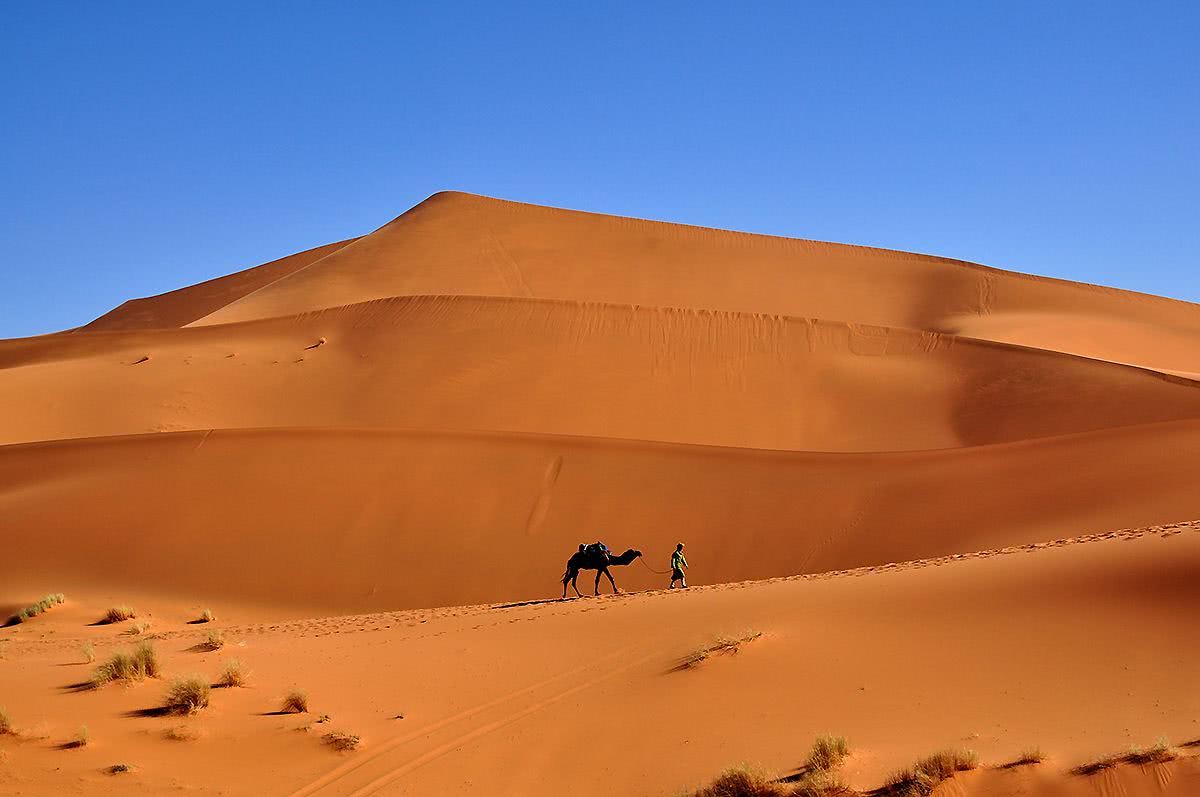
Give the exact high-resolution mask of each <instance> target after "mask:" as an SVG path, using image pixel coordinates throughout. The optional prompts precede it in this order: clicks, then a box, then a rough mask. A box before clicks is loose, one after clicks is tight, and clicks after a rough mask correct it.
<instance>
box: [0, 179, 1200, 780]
mask: <svg viewBox="0 0 1200 797" xmlns="http://www.w3.org/2000/svg"><path fill="white" fill-rule="evenodd" d="M1197 375H1200V307H1197V306H1196V305H1191V304H1187V303H1184V302H1177V301H1171V300H1167V299H1161V298H1158V297H1152V296H1144V295H1139V294H1134V293H1129V292H1125V291H1119V290H1114V289H1109V288H1100V287H1095V286H1089V285H1081V284H1076V283H1069V282H1063V281H1060V280H1052V279H1045V278H1040V277H1033V276H1029V275H1023V274H1017V273H1013V272H1006V271H1000V270H997V269H992V268H986V267H983V266H977V265H974V264H970V263H964V262H960V261H954V260H949V259H946V258H938V257H930V256H926V255H917V254H909V253H903V252H892V251H887V250H880V249H869V248H864V247H855V246H845V245H839V244H826V243H818V242H812V241H803V240H793V239H782V238H771V237H767V236H759V235H748V234H744V233H734V232H726V231H719V230H707V229H701V228H695V227H685V226H682V225H674V224H663V223H658V222H649V221H641V220H635V219H624V218H617V217H611V216H601V215H595V214H587V213H578V212H574V211H565V210H557V209H552V208H541V207H536V206H530V205H522V204H519V203H513V202H505V201H500V200H493V199H488V198H484V197H476V196H471V195H467V194H457V193H445V194H437V195H435V196H433V197H431V198H430V199H429V200H427V201H426V202H423V203H421V204H420V205H418V206H417V207H415V208H413V209H412V210H410V211H408V212H407V213H405V214H403V215H402V216H400V217H399V218H397V219H396V220H395V221H393V222H391V223H390V224H388V225H385V226H384V227H382V228H380V229H379V230H377V231H375V232H373V233H370V234H369V235H365V236H362V237H361V238H353V239H349V240H346V241H342V242H339V243H336V244H330V245H328V246H324V247H319V248H317V249H313V250H309V251H306V252H301V253H298V254H296V255H292V256H289V257H285V258H281V259H279V260H276V261H272V262H271V263H267V264H264V265H262V266H258V267H256V268H252V269H248V270H245V271H241V272H238V273H236V274H232V275H230V276H228V277H222V278H219V279H216V280H211V281H209V282H205V283H201V284H199V285H194V286H191V287H186V288H181V289H180V290H177V291H172V292H170V293H166V294H162V295H160V296H153V297H147V298H143V299H136V300H132V301H130V302H126V303H125V304H123V305H121V306H120V307H118V308H116V309H114V310H113V311H112V312H110V313H107V314H105V315H104V316H101V317H100V318H98V319H96V320H95V321H93V322H92V323H91V324H87V325H85V326H83V327H80V328H78V329H75V330H71V331H69V332H67V333H61V334H56V335H46V336H40V337H34V338H25V339H17V340H8V341H0V406H2V407H3V408H4V412H3V413H0V523H2V524H3V527H4V528H5V530H6V531H8V532H9V537H8V538H7V539H6V542H7V543H8V545H7V547H6V551H7V554H8V555H6V556H3V557H0V614H4V615H6V616H7V615H8V614H12V613H15V612H17V611H19V610H20V609H21V608H23V607H25V606H28V605H29V604H30V603H32V602H34V601H36V600H37V599H38V598H40V597H41V596H42V595H45V594H47V593H55V592H64V593H67V596H68V599H67V601H66V603H65V604H63V605H55V606H54V607H53V608H52V609H51V610H49V611H48V612H46V613H45V614H42V615H39V616H37V617H35V618H33V619H32V620H31V621H30V622H28V623H24V624H20V625H15V626H12V627H9V628H4V629H0V706H2V707H4V708H6V709H7V710H8V712H9V715H10V716H11V717H12V718H13V721H14V723H15V730H16V733H15V734H6V733H3V732H0V792H3V793H5V794H9V793H12V794H31V795H48V794H54V795H60V794H95V793H105V794H109V793H111V794H147V795H150V794H155V795H156V794H162V793H167V792H173V791H183V792H186V793H189V794H234V795H242V794H245V795H255V796H256V797H258V796H260V795H264V794H278V795H292V797H323V796H326V795H356V796H357V797H364V796H365V795H368V794H378V795H391V794H397V795H398V794H476V793H480V792H484V793H489V794H503V795H540V794H560V793H572V794H581V795H591V794H597V795H599V794H605V795H609V794H621V795H647V796H648V797H649V795H665V794H672V793H677V792H678V791H679V790H681V789H684V790H686V789H691V788H695V787H696V786H699V785H700V784H702V783H705V782H707V781H708V780H709V779H710V778H712V777H713V776H714V775H715V774H716V773H717V772H718V771H720V770H721V769H723V768H724V767H726V766H729V765H731V764H736V763H738V762H741V761H754V762H759V763H761V764H762V765H764V766H765V767H766V768H767V769H769V770H770V771H771V772H773V773H775V774H778V775H787V774H788V773H791V772H794V771H795V770H796V767H797V766H798V765H799V764H800V762H801V759H802V757H803V754H804V750H805V747H806V746H807V744H808V743H809V742H810V741H811V739H812V738H813V737H814V736H815V735H816V734H818V733H822V732H833V733H843V734H845V735H847V736H849V737H850V739H851V744H852V747H853V749H854V754H853V756H852V757H851V759H850V761H849V763H848V764H847V767H846V773H845V774H846V775H847V777H848V778H849V779H850V781H851V783H852V785H854V786H855V787H857V788H860V789H867V788H873V787H875V786H878V785H879V784H880V783H881V781H882V779H883V778H884V776H885V775H886V774H887V772H888V771H890V770H892V769H894V768H896V767H898V766H900V765H902V764H904V763H907V762H909V761H911V760H913V759H914V758H916V757H918V756H919V755H921V754H924V753H928V752H930V751H932V750H934V749H937V748H941V747H946V746H969V747H973V748H976V749H977V750H978V751H979V752H980V754H981V755H982V756H983V757H984V759H985V760H986V761H988V762H992V763H996V764H999V763H1002V762H1004V761H1006V760H1011V758H1012V757H1014V756H1015V755H1016V754H1017V753H1018V752H1019V751H1020V750H1021V749H1023V748H1025V747H1029V746H1032V745H1037V746H1040V747H1041V748H1042V749H1043V750H1044V751H1046V752H1047V753H1048V754H1049V755H1050V759H1049V761H1047V762H1046V763H1044V764H1042V765H1040V766H1037V767H1027V768H1020V769H1011V770H1010V769H1004V770H1001V769H986V770H985V771H980V772H975V773H970V774H968V775H965V776H961V777H959V778H957V779H955V780H954V781H953V782H952V783H950V784H949V785H947V786H946V787H944V788H942V789H940V790H939V791H938V792H937V794H938V795H950V794H954V795H963V797H966V795H972V796H973V795H979V796H980V797H983V796H984V795H986V796H987V797H1001V796H1004V797H1007V796H1008V795H1015V794H1028V795H1031V797H1064V796H1069V795H1080V797H1082V795H1104V797H1118V795H1120V796H1121V797H1140V795H1147V796H1148V795H1152V794H1153V795H1160V794H1163V795H1189V796H1190V795H1192V794H1195V793H1200V787H1198V786H1197V783H1198V782H1200V758H1197V757H1196V756H1195V751H1196V750H1198V749H1200V745H1196V746H1193V747H1186V748H1185V750H1184V755H1183V757H1182V758H1180V759H1179V760H1177V761H1174V762H1172V763H1169V764H1162V765H1155V766H1152V767H1146V768H1140V767H1129V766H1123V767H1118V768H1117V769H1114V770H1112V771H1109V772H1107V773H1105V774H1103V775H1100V776H1096V777H1094V778H1081V777H1077V776H1070V775H1067V774H1065V773H1066V770H1068V769H1069V768H1070V767H1071V766H1073V765H1075V764H1077V763H1080V762H1081V761H1082V760H1084V759H1086V758H1087V757H1090V756H1095V755H1099V754H1106V753H1117V752H1121V751H1122V750H1123V749H1127V748H1128V746H1129V745H1130V744H1150V743H1153V742H1154V741H1155V740H1156V739H1157V738H1158V737H1159V736H1165V737H1167V738H1169V739H1171V740H1172V741H1173V742H1176V743H1180V744H1182V743H1184V742H1186V741H1189V740H1195V739H1198V738H1200V727H1198V726H1197V725H1196V723H1197V717H1198V716H1200V703H1198V702H1197V700H1198V693H1197V691H1196V690H1195V688H1194V684H1193V681H1194V676H1193V671H1194V665H1193V662H1194V661H1195V659H1196V656H1197V654H1198V653H1200V651H1197V649H1196V648H1197V642H1196V635H1195V634H1194V633H1192V627H1193V625H1194V622H1193V621H1192V620H1191V617H1192V615H1193V614H1194V608H1195V606H1196V604H1197V600H1198V599H1200V586H1198V584H1200V582H1198V581H1197V579H1196V578H1195V573H1196V570H1197V566H1198V565H1200V533H1198V532H1200V526H1198V525H1197V524H1196V523H1194V522H1193V523H1181V522H1182V521H1189V520H1192V519H1194V518H1196V517H1198V516H1200V505H1198V504H1197V500H1196V495H1197V490H1196V474H1197V473H1198V472H1200V380H1198V379H1197ZM1165 524H1177V525H1171V526H1167V525H1165ZM1121 528H1125V529H1139V530H1135V531H1128V532H1121V533H1117V532H1112V531H1111V530H1112V529H1121ZM597 538H602V539H604V540H605V541H606V542H608V543H609V544H610V545H612V546H613V547H615V548H617V549H624V548H637V549H640V550H642V551H643V552H644V554H645V556H644V558H643V559H642V560H641V561H640V562H634V563H633V564H630V565H629V566H626V567H621V568H618V569H617V572H616V576H617V578H618V579H619V581H620V584H621V585H622V587H624V588H625V589H626V590H628V591H630V593H631V594H626V595H624V596H622V597H618V598H607V599H602V600H577V601H573V602H559V601H556V600H553V599H554V598H556V597H557V596H558V595H559V594H560V592H559V591H560V584H559V578H560V574H561V572H562V568H563V565H564V560H565V559H566V557H567V556H568V555H569V554H570V553H571V552H572V551H573V550H574V549H575V547H576V546H577V545H578V544H579V543H580V542H582V541H591V540H595V539H597ZM680 539H683V540H686V541H687V543H688V546H689V548H688V550H689V557H690V558H691V560H692V568H691V570H690V573H689V576H690V578H691V579H692V581H693V582H694V583H695V584H700V585H705V586H703V588H699V589H693V590H690V591H688V592H687V593H684V594H679V593H668V592H665V591H661V587H663V586H664V578H665V576H664V574H663V573H662V572H661V571H663V570H664V569H665V568H666V566H667V561H666V559H667V556H668V553H669V552H670V550H671V549H672V547H673V545H674V543H675V542H676V541H677V540H680ZM654 571H660V572H654ZM581 581H582V582H584V583H582V584H581V587H583V588H585V589H590V587H591V583H590V580H589V577H588V574H585V575H584V577H583V578H581ZM122 603H133V604H135V605H136V606H137V607H138V620H139V622H149V623H150V628H149V629H146V630H145V631H143V635H144V634H153V635H154V641H155V645H157V647H158V650H159V652H160V655H161V656H162V658H163V664H164V668H165V671H166V673H167V674H168V675H177V674H182V673H187V672H190V671H198V672H200V673H201V675H202V676H203V677H204V678H212V677H214V676H215V674H216V672H217V670H218V669H219V667H220V666H222V662H223V660H224V659H226V658H228V657H229V656H230V655H232V656H235V657H237V658H239V659H242V660H243V662H244V664H245V665H246V666H247V667H248V668H249V669H250V670H251V671H252V672H253V678H252V681H251V687H250V688H247V689H226V690H220V691H218V692H216V693H215V695H214V700H213V705H212V706H211V707H210V708H207V709H205V710H203V711H201V712H200V714H199V715H198V716H195V717H190V718H182V719H176V720H170V719H166V718H164V717H161V716H151V715H148V714H147V713H146V711H145V710H146V709H152V708H153V707H154V706H156V705H157V704H158V703H157V701H159V700H160V699H161V690H162V684H161V683H159V682H156V681H153V680H151V681H148V682H145V683H141V684H136V685H132V686H130V687H128V688H122V687H116V686H110V687H105V688H103V689H99V690H79V689H77V688H72V687H71V685H72V684H78V683H80V682H81V681H82V680H83V679H84V678H86V677H87V674H88V673H89V671H90V667H89V666H87V665H85V664H84V663H82V661H81V658H80V652H79V647H80V645H81V644H83V643H85V642H91V643H94V644H96V645H97V647H98V648H99V653H100V655H101V656H104V655H108V654H110V653H111V652H113V651H114V650H117V649H119V648H120V647H123V646H124V644H125V643H126V642H132V641H133V640H134V637H133V636H129V635H126V634H124V633H123V631H124V630H125V629H126V628H127V627H128V626H129V625H131V624H129V623H123V624H118V625H116V626H106V625H95V621H96V620H97V619H98V618H99V617H100V616H101V614H102V613H103V612H104V610H105V609H106V608H107V607H108V606H112V605H117V604H122ZM208 606H213V607H215V608H216V609H217V615H218V619H217V620H216V621H214V622H213V623H212V624H210V625H206V626H197V625H192V624H190V623H191V622H192V621H194V620H195V619H196V618H197V617H198V616H199V614H200V612H201V610H202V608H204V607H208ZM434 607H441V608H434ZM350 612H353V613H358V614H356V615H354V616H337V615H339V614H342V615H345V614H346V613H350ZM367 612H374V614H363V613H367ZM0 619H2V618H0ZM210 628H216V629H219V630H222V631H224V632H225V634H226V645H225V648H224V649H223V650H222V651H221V652H220V653H219V654H218V653H212V652H205V651H204V649H203V646H202V645H199V644H198V643H199V642H200V641H201V640H202V638H203V635H204V634H205V633H206V631H207V630H208V629H210ZM746 631H754V632H762V636H761V637H756V638H755V639H754V641H753V643H752V644H748V645H746V646H745V648H744V649H743V650H742V652H740V653H738V654H737V655H736V656H715V657H713V659H712V660H709V661H706V662H705V663H704V664H703V666H702V667H700V668H695V669H692V670H688V671H685V672H680V671H676V668H675V665H676V664H677V663H678V662H679V661H680V659H681V657H684V656H686V655H687V654H688V653H689V652H694V651H695V650H697V649H698V648H699V647H703V646H704V645H706V644H709V643H710V642H712V641H713V640H714V639H716V638H717V637H718V636H720V635H724V634H739V633H743V632H746ZM294 686H303V687H304V688H306V689H308V690H310V692H311V694H312V697H313V702H314V706H313V711H312V713H311V714H309V715H305V716H290V715H287V716H285V715H277V714H274V713H273V712H274V709H276V708H277V707H278V705H279V698H280V696H281V695H282V693H283V692H284V691H285V690H287V689H289V688H292V687H294ZM151 713H152V712H151ZM323 714H329V715H331V716H330V717H329V718H328V720H327V721H322V722H317V719H318V718H319V717H321V716H322V715H323ZM80 724H87V725H88V726H89V727H90V728H91V730H92V733H93V735H94V737H95V741H94V743H93V744H91V745H89V746H87V747H86V748H84V749H72V750H68V749H66V748H65V747H63V746H62V743H63V741H64V740H65V739H67V738H69V736H70V734H72V733H74V731H75V728H77V727H78V726H79V725H80ZM178 725H183V726H186V728H187V729H188V731H187V733H185V734H184V735H185V736H194V737H195V738H192V739H191V740H190V741H182V742H181V741H176V740H170V739H167V738H166V737H165V734H166V732H167V729H168V728H171V727H175V726H178ZM330 728H334V729H338V730H346V731H348V732H353V733H358V734H360V735H361V736H362V739H363V747H362V749H360V750H358V751H357V752H354V753H346V754H337V753H334V752H332V751H330V750H328V749H325V748H324V747H323V745H322V743H321V741H320V739H321V736H322V734H323V733H325V732H326V730H328V729H330ZM1189 751H1191V752H1189ZM118 762H127V763H130V764H132V765H133V772H132V773H125V774H121V775H112V774H108V773H107V771H106V768H107V767H108V766H110V765H112V764H114V763H118ZM581 763H582V764H583V766H581Z"/></svg>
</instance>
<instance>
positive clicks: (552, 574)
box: [0, 421, 1200, 616]
mask: <svg viewBox="0 0 1200 797" xmlns="http://www.w3.org/2000/svg"><path fill="white" fill-rule="evenodd" d="M1198 461H1200V422H1193V421H1189V422H1181V423H1173V424H1161V425H1158V426H1153V427H1131V428H1125V429H1117V430H1112V431H1106V432H1100V433H1091V434H1085V435H1078V436H1073V437H1058V438H1052V439H1047V440H1037V441H1030V442H1025V443H1015V444H1008V445H1002V446H990V447H973V448H967V449H956V450H949V451H940V452H925V453H896V454H807V453H786V452H764V451H753V450H739V449H721V448H707V447H698V446H678V445H666V444H653V443H637V442H621V441H605V440H592V439H587V438H558V437H548V436H525V435H497V434H486V435H484V434H447V433H420V432H411V433H405V432H394V433H382V432H376V431H359V432H350V431H340V430H308V431H299V430H261V431H215V432H190V433H177V434H159V435H146V436H139V437H131V438H101V439H94V440H88V441H68V442H62V443H47V444H34V445H28V446H3V447H0V512H2V513H3V516H4V517H5V519H6V522H7V523H8V524H9V526H10V527H11V528H16V529H21V530H22V533H23V535H24V536H27V537H30V538H36V539H45V540H50V541H52V542H51V543H50V544H47V545H36V546H31V547H29V548H28V549H27V550H24V551H23V552H22V556H21V557H20V558H19V559H18V558H6V559H5V560H4V561H3V562H0V582H3V583H5V584H8V585H12V586H11V587H10V589H16V588H17V587H21V588H23V589H24V590H25V592H23V593H22V594H24V595H36V594H40V593H44V592H47V591H50V592H57V591H65V592H76V591H78V590H80V589H92V588H101V587H102V588H104V589H105V590H107V591H112V592H116V593H119V592H120V590H121V589H124V590H125V591H126V593H127V594H128V593H133V592H138V593H141V592H152V593H158V594H173V595H176V596H181V597H184V598H187V599H190V600H202V599H203V600H212V599H216V598H219V597H225V598H227V599H238V600H250V601H255V602H260V603H266V604H272V605H274V606H275V607H276V608H277V609H278V610H280V611H283V610H287V611H286V612H285V613H287V614H291V615H293V616H294V614H295V613H296V612H297V611H301V612H302V611H305V610H311V611H319V610H341V611H363V610H375V609H383V608H398V607H416V606H438V605H456V604H463V603H476V602H484V601H500V600H506V599H511V600H516V599H528V598H537V597H548V596H553V595H557V594H559V585H558V584H557V583H556V580H557V578H558V577H559V576H560V574H561V573H562V568H563V563H564V561H565V560H566V557H567V555H569V554H570V553H571V552H572V551H573V550H574V549H575V546H576V545H577V544H578V543H579V542H581V541H587V540H592V539H595V538H596V537H602V538H603V539H605V540H606V541H607V542H608V543H609V544H610V545H612V546H614V547H616V548H617V549H619V550H624V549H625V548H627V547H632V548H638V549H640V550H643V551H644V552H645V553H646V555H647V558H648V563H649V564H650V566H651V567H653V568H654V569H656V570H662V569H663V568H664V567H665V566H666V561H665V560H666V559H667V557H668V554H669V552H670V550H671V548H672V547H673V545H674V543H675V542H676V541H677V540H678V539H684V540H686V541H687V542H688V543H689V545H690V546H691V547H692V549H693V550H694V551H695V552H696V558H697V562H702V564H698V565H697V568H698V569H697V571H696V577H697V578H698V579H700V580H701V581H702V582H705V583H713V582H716V581H730V580H741V579H750V578H764V577H770V576H780V575H789V574H792V573H799V572H810V571H820V570H829V569H836V568H843V567H853V566H856V565H862V564H878V563H884V562H891V561H904V560H907V559H913V558H918V557H924V556H932V555H939V554H947V553H956V552H967V551H973V550H982V549H987V548H994V547H1002V546H1005V545H1012V544H1018V543H1029V542H1038V541H1042V540H1049V539H1056V538H1059V537H1062V536H1064V535H1071V534H1078V533H1086V532H1095V531H1100V530H1103V529H1106V528H1111V527H1112V526H1133V525H1144V524H1147V523H1162V522H1171V521H1178V520H1183V519H1186V518H1188V517H1190V516H1191V515H1194V514H1196V512H1197V506H1196V485H1195V476H1196V463H1197V462H1198ZM1034 465H1036V467H1034ZM214 558H215V562H219V564H215V563H213V562H214ZM617 575H618V578H619V579H620V580H621V583H623V584H624V585H625V586H627V587H630V588H645V587H648V586H652V585H653V584H656V583H658V582H659V581H660V577H659V576H655V575H653V574H651V573H650V572H649V571H648V570H647V569H646V568H644V567H643V566H642V565H640V564H637V563H635V564H634V565H632V566H631V567H628V568H624V569H623V570H622V571H620V572H618V574H617ZM585 580H586V578H585ZM5 592H8V589H6V590H5ZM0 597H4V596H0ZM13 597H14V599H15V598H17V597H18V596H15V595H14V596H13ZM127 599H132V597H130V598H127Z"/></svg>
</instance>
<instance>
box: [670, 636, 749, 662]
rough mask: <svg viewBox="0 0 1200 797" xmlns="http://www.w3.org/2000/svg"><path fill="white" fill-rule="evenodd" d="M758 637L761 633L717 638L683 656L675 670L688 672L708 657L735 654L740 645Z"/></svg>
mask: <svg viewBox="0 0 1200 797" xmlns="http://www.w3.org/2000/svg"><path fill="white" fill-rule="evenodd" d="M760 636H762V632H761V631H747V632H746V633H744V634H742V635H741V636H736V637H731V636H723V637H718V638H717V640H716V641H715V642H713V643H711V644H709V645H705V646H704V647H702V648H697V649H696V650H694V651H692V652H691V653H689V654H688V655H686V656H684V657H683V659H682V660H680V662H679V664H678V665H676V667H675V669H676V670H689V669H691V668H693V667H698V666H700V664H702V663H703V662H705V661H707V660H708V659H709V657H711V656H714V655H716V654H719V653H726V654H733V653H737V652H738V651H739V650H741V647H742V645H744V644H746V643H747V642H753V641H754V640H756V639H758V638H759V637H760Z"/></svg>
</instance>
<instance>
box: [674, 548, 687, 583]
mask: <svg viewBox="0 0 1200 797" xmlns="http://www.w3.org/2000/svg"><path fill="white" fill-rule="evenodd" d="M687 566H688V563H687V557H685V556H684V555H683V543H682V542H681V543H679V544H678V545H676V546H675V553H673V554H671V586H670V587H669V589H675V582H676V581H679V582H682V584H683V587H684V589H687V578H685V577H684V575H683V571H684V570H687Z"/></svg>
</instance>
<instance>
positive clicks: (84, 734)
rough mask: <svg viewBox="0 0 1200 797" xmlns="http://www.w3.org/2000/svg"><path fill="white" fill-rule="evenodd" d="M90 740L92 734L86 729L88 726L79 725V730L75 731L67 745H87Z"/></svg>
mask: <svg viewBox="0 0 1200 797" xmlns="http://www.w3.org/2000/svg"><path fill="white" fill-rule="evenodd" d="M91 741H92V734H91V732H90V731H89V730H88V726H86V725H80V726H79V730H77V731H76V732H75V738H74V739H72V740H71V741H70V742H68V743H67V745H66V746H67V747H87V746H88V745H89V744H90V743H91Z"/></svg>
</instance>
